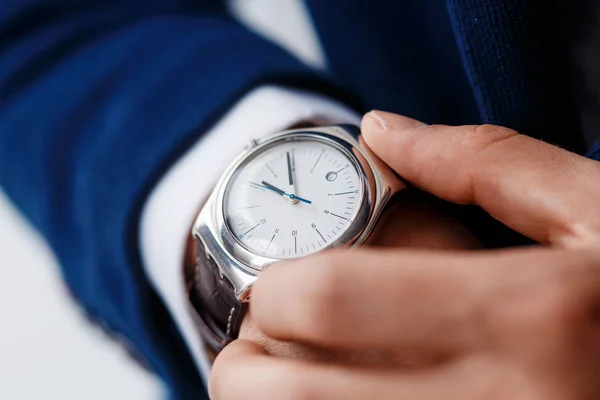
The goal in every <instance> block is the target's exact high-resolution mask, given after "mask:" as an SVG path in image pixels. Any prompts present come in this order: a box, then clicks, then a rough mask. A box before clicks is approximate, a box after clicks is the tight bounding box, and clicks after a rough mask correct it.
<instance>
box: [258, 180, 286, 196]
mask: <svg viewBox="0 0 600 400" xmlns="http://www.w3.org/2000/svg"><path fill="white" fill-rule="evenodd" d="M261 183H262V185H263V187H264V188H265V189H269V190H272V191H274V192H275V193H279V194H280V195H282V196H289V195H288V194H287V193H286V192H284V191H283V190H281V189H279V188H278V187H276V186H273V185H271V184H270V183H269V182H265V181H262V182H261ZM259 186H260V185H259Z"/></svg>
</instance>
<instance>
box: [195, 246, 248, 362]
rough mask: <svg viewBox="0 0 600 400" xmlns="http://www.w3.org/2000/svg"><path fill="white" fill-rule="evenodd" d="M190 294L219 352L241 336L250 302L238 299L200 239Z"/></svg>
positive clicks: (209, 341) (202, 325)
mask: <svg viewBox="0 0 600 400" xmlns="http://www.w3.org/2000/svg"><path fill="white" fill-rule="evenodd" d="M195 242H196V243H195V244H196V260H195V266H194V272H193V278H192V279H193V280H192V284H191V285H189V286H188V288H189V289H188V290H189V298H190V301H191V303H192V305H193V306H194V309H195V310H196V312H197V313H198V316H199V317H200V319H201V321H200V322H201V323H200V328H201V333H202V336H203V338H204V339H205V340H206V341H207V344H208V345H209V346H210V347H211V348H212V349H214V350H215V351H216V352H219V351H221V350H222V349H223V347H225V346H226V345H227V344H228V343H230V342H231V341H233V340H234V339H236V338H237V337H238V334H239V331H240V326H241V324H242V321H243V319H244V315H245V313H246V309H247V303H242V302H241V301H239V300H238V299H237V298H236V297H235V294H234V291H233V287H232V286H231V283H230V282H229V281H228V280H227V278H225V277H223V276H222V275H221V273H220V272H219V267H218V266H217V264H216V263H215V260H214V259H213V258H212V257H211V256H210V255H209V254H207V253H206V250H205V248H204V245H203V244H202V242H200V241H199V240H196V241H195Z"/></svg>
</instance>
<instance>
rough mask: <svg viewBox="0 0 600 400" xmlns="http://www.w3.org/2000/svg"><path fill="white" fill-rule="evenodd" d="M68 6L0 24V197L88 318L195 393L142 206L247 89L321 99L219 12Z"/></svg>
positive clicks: (29, 10) (214, 7)
mask: <svg viewBox="0 0 600 400" xmlns="http://www.w3.org/2000/svg"><path fill="white" fill-rule="evenodd" d="M78 4H79V3H78V2H68V1H63V2H51V3H50V2H48V3H44V2H28V3H22V2H13V3H8V5H4V6H3V9H2V11H0V20H1V24H2V25H1V29H2V33H1V35H0V36H1V37H2V38H3V40H2V43H1V45H0V46H1V48H2V53H1V54H2V56H1V57H2V58H1V63H0V110H1V111H0V183H1V184H2V186H3V189H4V190H5V191H6V192H7V193H8V195H9V196H10V197H11V198H12V200H13V201H14V202H15V203H17V205H18V206H19V207H20V208H21V210H22V211H23V212H24V213H25V214H26V215H27V217H28V218H29V219H30V220H31V221H32V223H33V224H34V225H36V227H37V228H38V229H39V230H40V231H41V232H42V233H43V234H44V235H45V236H46V237H47V239H48V241H49V242H50V244H51V245H52V247H53V249H54V251H55V252H56V254H57V256H58V258H59V259H60V261H61V265H62V267H63V274H64V277H65V279H66V281H67V283H68V284H69V287H70V289H71V291H72V293H73V295H74V296H75V297H76V298H77V299H78V300H79V301H80V303H81V304H82V305H83V306H84V308H85V309H86V311H87V312H88V313H89V314H90V315H91V316H92V317H93V318H95V319H100V320H101V321H102V324H103V325H105V326H107V327H108V328H109V329H110V330H112V331H115V332H118V334H119V336H121V337H123V340H124V341H125V342H127V343H131V344H132V345H131V347H132V348H135V349H136V350H135V351H136V352H137V355H138V356H139V357H140V358H141V359H143V360H144V361H145V363H146V364H147V365H149V366H150V367H151V368H152V369H154V370H155V371H156V372H158V373H159V374H160V375H161V376H162V378H163V379H165V380H166V381H167V383H168V384H170V386H171V387H175V388H179V390H180V391H181V390H186V389H189V388H192V389H194V390H195V389H200V380H199V379H197V373H196V372H195V368H194V367H193V364H192V362H191V360H190V358H189V356H188V355H187V351H186V349H185V346H184V345H183V343H182V341H181V339H180V337H179V334H178V333H177V329H175V327H174V325H173V323H172V321H171V319H170V317H169V315H168V313H167V312H166V310H165V309H164V307H163V306H162V305H161V303H160V301H159V300H158V297H157V296H156V294H155V292H154V291H153V289H152V287H151V285H149V283H148V281H147V280H146V279H145V275H144V272H143V270H142V268H141V261H140V257H139V254H138V252H137V245H136V243H137V240H138V239H137V232H138V231H137V229H138V222H139V216H140V212H141V207H142V205H143V203H144V199H145V197H146V196H147V194H148V193H149V192H150V190H151V188H152V187H153V186H154V184H155V182H156V181H157V180H158V179H159V178H160V177H161V176H162V173H163V172H164V171H165V170H166V168H167V167H168V166H169V165H170V164H171V163H172V161H173V160H175V159H177V158H178V157H179V155H180V154H181V153H182V152H183V151H184V150H185V149H186V148H188V147H189V145H190V144H191V143H193V142H195V141H196V140H197V139H198V137H199V136H200V135H201V134H202V133H203V132H205V131H206V130H207V129H208V128H209V127H210V126H211V125H212V124H213V123H214V122H215V121H216V120H217V119H218V118H219V117H220V116H221V114H222V112H223V111H225V110H227V109H228V107H229V106H230V105H231V104H233V102H235V101H236V99H237V98H238V97H239V96H240V95H242V94H243V93H245V92H247V91H248V90H250V89H251V88H253V87H256V86H257V85H260V84H263V83H284V84H286V85H290V86H295V85H299V86H302V87H305V88H314V89H319V90H321V91H325V92H327V91H328V90H330V87H329V86H328V85H327V84H325V83H323V82H322V81H321V80H319V78H318V77H316V76H315V75H314V74H313V73H312V71H310V70H308V69H307V68H306V67H305V66H303V65H302V64H300V63H299V62H297V61H296V60H295V59H294V58H293V57H291V56H290V55H289V54H287V53H286V52H284V51H282V50H280V49H279V48H277V47H275V46H273V45H272V44H270V43H268V42H267V41H265V40H262V39H260V38H259V37H257V36H256V35H253V34H251V33H250V32H248V31H247V30H245V29H244V28H242V27H241V26H239V25H238V24H237V23H235V22H234V21H232V20H231V19H230V18H228V17H227V16H226V14H225V13H224V11H223V10H222V7H221V6H220V4H217V2H207V1H205V2H201V3H200V6H197V7H196V8H195V9H191V8H190V7H189V6H182V5H179V4H175V3H172V2H164V4H161V3H156V2H155V3H152V4H154V5H153V6H149V5H146V3H140V5H138V4H137V3H133V2H130V3H127V4H125V5H120V4H121V3H117V2H115V3H106V2H100V1H98V2H94V3H90V2H86V3H85V4H86V5H85V7H84V6H83V5H78ZM82 4H83V3H82ZM116 4H119V5H116ZM199 179H202V176H201V175H200V176H199ZM191 382H197V384H196V385H194V384H192V383H191Z"/></svg>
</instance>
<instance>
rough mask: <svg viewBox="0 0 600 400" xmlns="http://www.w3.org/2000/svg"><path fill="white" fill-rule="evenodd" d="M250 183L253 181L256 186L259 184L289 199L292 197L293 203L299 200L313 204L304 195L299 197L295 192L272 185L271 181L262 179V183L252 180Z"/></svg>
mask: <svg viewBox="0 0 600 400" xmlns="http://www.w3.org/2000/svg"><path fill="white" fill-rule="evenodd" d="M250 183H252V184H253V185H254V186H258V187H260V188H263V189H267V190H271V191H273V192H275V193H277V194H279V195H281V196H283V197H287V198H288V199H290V201H291V202H292V203H293V204H296V203H298V202H299V201H301V202H303V203H306V204H312V201H310V200H306V199H304V198H302V197H298V196H296V195H295V194H293V193H286V192H284V191H283V190H281V189H279V188H278V187H277V186H273V185H271V184H270V183H269V182H265V181H262V182H260V183H261V184H258V183H254V182H250Z"/></svg>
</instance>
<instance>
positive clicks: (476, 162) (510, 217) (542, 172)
mask: <svg viewBox="0 0 600 400" xmlns="http://www.w3.org/2000/svg"><path fill="white" fill-rule="evenodd" d="M362 133H363V136H364V139H365V141H366V143H367V144H368V145H369V147H370V148H371V149H372V150H373V151H374V152H375V153H376V154H377V155H378V156H379V157H380V158H381V159H382V160H383V161H385V162H386V163H387V164H389V165H390V166H391V167H392V168H393V169H394V170H395V171H396V172H397V173H398V174H400V175H401V176H402V177H404V179H406V180H408V181H409V182H411V183H412V184H414V185H416V186H418V187H420V188H421V189H423V190H425V191H427V192H430V193H432V194H434V195H435V196H437V197H440V198H442V199H445V200H448V201H451V202H454V203H458V204H476V205H478V206H480V207H481V208H483V209H484V210H486V211H487V212H488V213H489V214H490V215H491V216H492V217H494V218H496V219H497V220H499V221H500V222H502V223H504V224H505V225H507V226H509V227H511V228H512V229H514V230H516V231H519V232H521V233H522V234H524V235H527V236H529V237H530V238H532V239H534V240H536V241H538V242H542V243H554V244H567V243H570V242H571V241H572V240H577V242H579V241H581V239H586V240H589V239H590V238H595V237H596V236H598V232H600V206H599V205H600V163H597V162H595V161H592V160H589V159H586V158H584V157H581V156H579V155H577V154H574V153H570V152H568V151H566V150H563V149H560V148H558V147H556V146H552V145H550V144H547V143H544V142H542V141H539V140H536V139H533V138H530V137H528V136H524V135H520V134H518V133H517V132H515V131H513V130H510V129H508V128H503V127H498V126H492V125H479V126H459V127H451V126H445V125H431V126H429V125H426V124H424V123H421V122H419V121H415V120H413V119H410V118H407V117H403V116H400V115H396V114H391V113H386V112H381V111H371V112H370V113H367V114H366V115H365V116H364V118H363V120H362Z"/></svg>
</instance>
